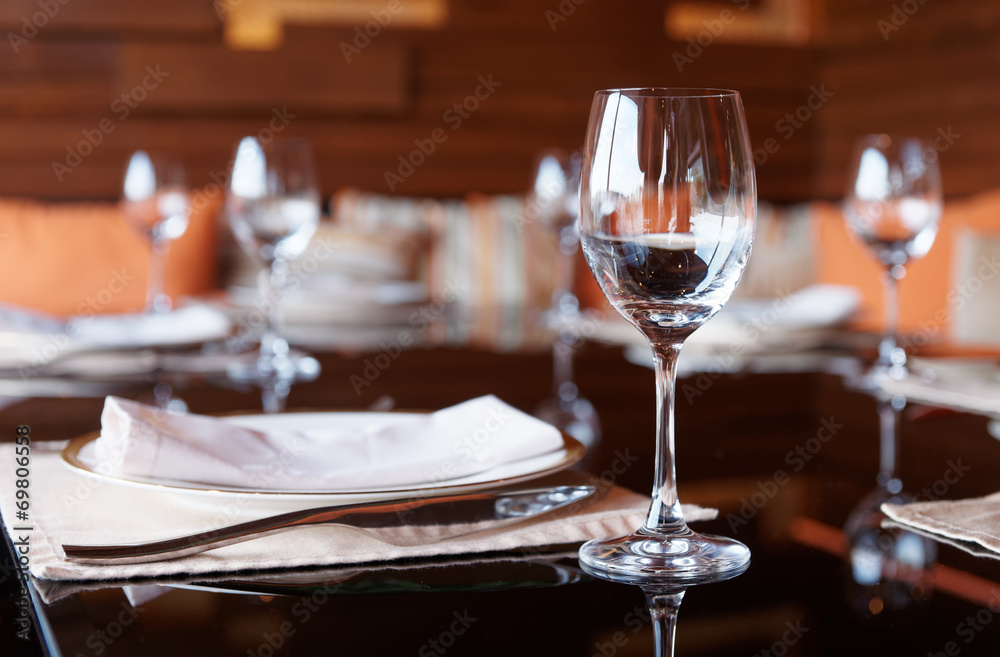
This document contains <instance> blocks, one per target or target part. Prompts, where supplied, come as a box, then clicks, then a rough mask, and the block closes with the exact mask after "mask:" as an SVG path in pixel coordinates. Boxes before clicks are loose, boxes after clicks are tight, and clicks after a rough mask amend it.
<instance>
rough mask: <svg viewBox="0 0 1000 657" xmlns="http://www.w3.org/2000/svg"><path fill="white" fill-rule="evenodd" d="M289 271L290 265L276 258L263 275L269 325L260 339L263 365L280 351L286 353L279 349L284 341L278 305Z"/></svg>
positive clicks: (266, 325)
mask: <svg viewBox="0 0 1000 657" xmlns="http://www.w3.org/2000/svg"><path fill="white" fill-rule="evenodd" d="M287 269H288V263H286V262H285V261H284V260H282V259H281V258H276V259H275V260H274V261H272V262H271V266H270V267H269V268H268V269H267V270H266V273H265V274H263V275H262V278H263V293H264V304H265V305H266V307H267V313H266V315H265V316H266V320H265V321H266V322H267V323H266V324H265V325H264V333H263V334H262V335H261V338H260V362H261V364H264V362H265V361H267V362H268V363H270V362H271V361H273V359H274V358H275V357H276V356H278V355H279V354H278V352H279V351H284V350H282V349H279V346H280V345H282V340H281V338H280V337H279V335H278V328H279V325H280V321H281V315H280V309H281V307H280V304H279V303H278V301H279V299H278V297H279V296H280V295H281V293H282V290H283V289H284V287H285V274H286V272H287ZM282 355H283V354H282Z"/></svg>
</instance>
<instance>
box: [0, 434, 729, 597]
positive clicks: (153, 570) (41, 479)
mask: <svg viewBox="0 0 1000 657" xmlns="http://www.w3.org/2000/svg"><path fill="white" fill-rule="evenodd" d="M14 458H15V455H14V445H12V444H11V445H3V446H2V449H0V514H2V515H3V520H4V527H5V529H6V531H7V532H8V534H9V535H10V537H11V539H12V541H13V542H14V543H15V546H17V545H18V544H19V543H24V542H26V543H27V544H28V546H27V547H28V550H27V556H28V562H29V563H28V568H29V569H30V572H31V574H32V575H33V576H35V577H36V578H40V579H50V580H120V579H128V578H133V577H157V576H166V575H177V574H200V573H225V572H238V571H245V570H267V569H275V568H292V567H302V566H341V565H346V564H361V563H377V562H387V561H394V560H399V559H410V558H419V557H428V556H442V555H457V554H475V553H484V552H493V551H503V550H517V549H522V548H525V547H532V546H544V545H559V544H564V543H577V542H582V541H586V540H589V539H591V538H597V537H602V536H611V535H622V534H625V533H628V532H630V531H632V530H634V529H635V528H637V527H638V526H639V525H640V524H641V523H642V520H643V518H644V516H645V511H646V509H647V507H648V504H649V500H648V498H646V497H644V496H642V495H638V494H636V493H633V492H631V491H628V490H625V489H623V488H619V487H617V486H611V487H610V488H609V489H608V490H607V491H606V494H605V496H604V498H603V499H602V500H600V501H598V502H596V503H595V504H593V505H591V506H589V507H587V508H586V509H584V510H583V511H582V512H581V513H579V514H577V515H567V514H566V513H562V512H560V511H556V512H553V513H552V514H551V515H549V516H546V517H544V518H541V519H539V520H537V521H533V522H527V523H524V524H523V525H515V526H514V527H513V528H511V529H509V530H507V531H504V532H501V533H493V534H477V535H473V536H467V537H461V538H456V539H452V540H449V541H444V542H440V543H435V544H432V545H422V546H416V547H398V546H394V545H387V544H385V543H381V542H379V541H376V540H375V539H372V538H369V537H367V536H363V535H360V534H358V533H357V532H354V531H351V530H349V529H344V528H341V527H332V526H313V527H303V528H301V529H295V530H290V531H287V532H284V533H281V534H275V535H272V536H265V537H263V538H260V539H256V540H253V541H248V542H246V543H240V544H237V545H231V546H228V547H224V548H219V549H217V550H212V551H209V552H205V553H202V554H197V555H192V556H190V557H184V558H181V559H174V560H171V561H163V562H158V563H148V564H131V565H114V564H112V565H96V566H95V565H86V564H79V563H72V562H68V561H66V560H65V559H64V558H63V556H62V550H61V548H60V545H62V544H78V545H92V544H118V543H131V542H141V541H152V540H157V539H164V538H170V537H174V536H181V535H185V534H190V533H194V532H199V531H204V530H206V529H211V528H214V527H217V526H218V524H214V523H217V522H218V521H217V520H215V518H216V517H217V515H218V514H217V512H216V511H213V510H212V509H205V508H199V507H193V506H191V505H189V504H188V503H186V502H184V501H182V500H179V499H178V498H177V497H176V496H166V495H163V494H162V493H160V492H155V491H146V490H141V489H137V488H129V487H125V486H121V485H118V484H115V483H113V482H108V481H101V480H99V479H97V478H96V477H87V476H85V475H82V474H79V473H77V472H75V471H73V470H70V469H69V468H68V467H67V466H66V465H65V464H64V463H63V462H62V460H61V457H60V456H59V455H58V454H55V453H45V452H38V451H34V452H33V453H32V456H31V486H30V489H29V490H30V496H31V497H30V501H31V505H30V509H29V511H28V519H27V520H26V521H22V520H18V518H17V516H16V511H17V508H16V507H15V502H16V499H15V490H17V489H16V488H15V484H14V472H15V464H14ZM529 485H530V484H529ZM684 511H685V517H686V518H687V519H688V520H691V521H695V520H706V519H711V518H714V517H715V516H716V515H717V511H716V510H714V509H702V508H700V507H693V506H685V509H684ZM18 527H30V530H20V529H18ZM22 547H23V546H22Z"/></svg>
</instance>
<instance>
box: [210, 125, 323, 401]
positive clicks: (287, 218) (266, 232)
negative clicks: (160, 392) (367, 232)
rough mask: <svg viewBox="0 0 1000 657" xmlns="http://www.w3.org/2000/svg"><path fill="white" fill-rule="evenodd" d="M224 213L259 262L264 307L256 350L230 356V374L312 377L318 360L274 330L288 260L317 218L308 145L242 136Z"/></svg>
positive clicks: (317, 197) (316, 192)
mask: <svg viewBox="0 0 1000 657" xmlns="http://www.w3.org/2000/svg"><path fill="white" fill-rule="evenodd" d="M226 214H227V216H228V218H229V224H230V226H231V227H232V230H233V234H234V235H235V236H236V239H237V241H238V242H239V243H240V246H241V247H242V248H243V250H244V251H246V253H247V254H248V255H250V256H251V257H252V258H254V259H256V260H258V261H259V262H260V263H262V264H263V265H264V271H262V272H261V277H260V281H261V297H262V302H263V305H264V307H265V309H266V312H265V326H264V332H263V335H262V336H261V339H260V352H259V354H258V355H257V356H256V357H255V358H254V359H253V360H252V361H249V362H244V361H235V362H234V363H233V364H232V365H231V366H230V368H229V373H230V375H231V376H233V377H234V378H236V379H247V378H249V379H254V380H261V379H262V378H268V377H270V378H271V379H274V380H275V381H277V382H286V383H287V381H290V380H294V379H295V378H299V377H307V378H311V377H314V376H316V375H317V374H318V372H319V363H317V362H316V360H315V359H314V358H311V357H308V356H306V355H305V354H302V353H299V352H292V351H291V350H289V347H288V342H287V341H286V340H285V339H284V338H282V337H281V335H280V333H279V326H280V314H279V313H280V304H279V300H280V298H281V295H282V293H283V288H284V285H285V280H286V276H287V273H288V261H289V260H292V259H293V258H295V257H297V256H299V255H301V254H302V252H303V251H305V249H306V247H307V246H308V244H309V240H310V239H311V238H312V236H313V233H315V232H316V227H317V224H318V223H319V215H320V192H319V188H318V186H317V183H316V174H315V171H314V167H313V161H312V153H311V150H310V148H309V145H308V144H307V143H306V142H304V141H302V140H298V139H275V140H273V141H271V142H269V143H266V144H265V143H263V142H261V141H259V140H258V139H256V138H254V137H245V138H243V139H242V140H241V141H240V143H239V146H238V147H237V149H236V159H235V161H234V164H233V175H232V179H231V180H230V183H229V193H228V194H227V197H226ZM286 383H282V384H281V386H279V387H283V386H284V385H286ZM286 394H287V393H286ZM265 402H266V399H265ZM280 402H281V400H280V399H279V400H278V403H280Z"/></svg>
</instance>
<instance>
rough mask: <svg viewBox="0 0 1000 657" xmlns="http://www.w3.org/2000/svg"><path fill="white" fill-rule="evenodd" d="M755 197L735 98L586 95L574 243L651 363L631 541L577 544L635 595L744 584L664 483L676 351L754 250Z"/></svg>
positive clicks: (668, 481) (741, 564)
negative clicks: (647, 454) (646, 479)
mask: <svg viewBox="0 0 1000 657" xmlns="http://www.w3.org/2000/svg"><path fill="white" fill-rule="evenodd" d="M755 216H756V184H755V179H754V169H753V158H752V155H751V150H750V141H749V137H748V134H747V128H746V119H745V118H744V114H743V106H742V101H741V99H740V96H739V94H738V93H737V92H734V91H726V90H715V89H663V88H647V89H611V90H605V91H599V92H597V93H596V94H595V97H594V102H593V106H592V108H591V115H590V122H589V125H588V129H587V139H586V143H585V151H584V161H583V170H582V184H581V213H580V234H581V241H582V244H583V250H584V254H585V256H586V259H587V262H588V264H589V266H590V268H591V271H592V272H593V274H594V277H595V278H596V279H597V281H598V283H599V284H600V286H601V288H602V290H603V291H604V294H605V295H606V296H607V297H608V300H609V301H610V302H611V304H612V305H613V306H614V307H615V309H616V310H617V311H618V312H619V313H620V314H621V315H623V316H624V317H625V318H626V319H627V320H628V321H629V322H631V323H632V324H633V325H635V326H636V327H637V328H638V329H639V330H640V331H641V332H642V333H643V334H644V335H645V336H646V338H647V340H648V341H649V342H650V345H651V346H652V348H653V351H654V356H655V361H656V383H657V392H658V399H657V412H658V416H657V439H656V440H657V442H656V454H657V456H656V463H655V466H656V474H655V482H654V488H653V499H652V502H651V505H650V510H649V513H648V516H647V518H646V522H645V523H644V525H643V527H642V528H640V529H639V530H638V531H636V532H635V533H633V534H632V535H630V536H626V537H623V538H617V539H610V540H597V541H590V542H589V543H586V544H585V545H584V546H583V547H582V548H581V550H580V560H581V563H583V564H584V565H585V566H586V567H587V568H588V570H589V571H591V572H594V573H596V574H599V575H601V576H604V577H607V578H609V579H616V580H622V581H629V582H633V583H637V584H642V583H648V582H664V581H666V582H671V583H675V584H695V583H705V582H710V581H716V580H718V579H724V578H727V577H731V576H733V575H734V574H738V572H742V570H743V569H745V568H746V566H747V563H748V562H749V558H750V553H749V550H748V549H747V548H746V547H745V546H744V545H742V544H741V543H739V542H737V541H734V540H732V539H728V538H722V537H713V536H705V535H701V534H697V533H695V532H693V531H691V530H690V529H689V528H688V527H687V525H686V524H685V523H684V519H683V515H682V513H681V507H680V504H679V502H678V500H677V489H676V483H675V471H674V456H673V455H674V434H673V427H674V423H673V405H674V381H675V372H676V361H677V356H678V354H679V351H680V348H681V345H682V343H683V341H684V339H685V338H686V337H687V336H688V335H690V334H691V333H692V332H693V331H694V330H695V329H697V328H698V327H699V326H701V325H702V324H703V323H704V322H706V321H707V320H708V319H710V318H711V317H712V316H713V315H714V314H715V313H717V312H718V311H719V310H720V309H721V308H722V306H723V305H724V304H725V303H726V301H727V300H728V299H729V297H730V296H731V295H732V293H733V291H734V290H735V288H736V285H737V283H738V282H739V279H740V276H741V275H742V273H743V270H744V269H745V267H746V264H747V260H748V258H749V255H750V250H751V247H752V244H753V235H754V223H755Z"/></svg>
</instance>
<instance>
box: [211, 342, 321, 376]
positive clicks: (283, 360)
mask: <svg viewBox="0 0 1000 657" xmlns="http://www.w3.org/2000/svg"><path fill="white" fill-rule="evenodd" d="M319 371H320V366H319V361H317V360H316V359H315V358H313V357H312V356H310V355H308V354H306V353H305V352H302V351H297V350H294V349H293V350H291V351H289V352H288V354H287V355H283V356H280V357H274V358H271V359H270V360H268V361H266V362H264V361H262V359H261V358H260V355H259V354H258V353H257V352H252V353H248V354H243V355H242V356H238V357H237V358H234V359H233V360H231V361H230V362H229V363H228V364H227V365H226V374H227V375H228V376H229V378H230V379H231V380H233V381H236V382H238V383H256V382H258V381H260V380H261V379H264V378H274V379H279V380H288V381H290V382H293V383H294V382H299V381H313V380H315V379H316V377H318V376H319Z"/></svg>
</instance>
